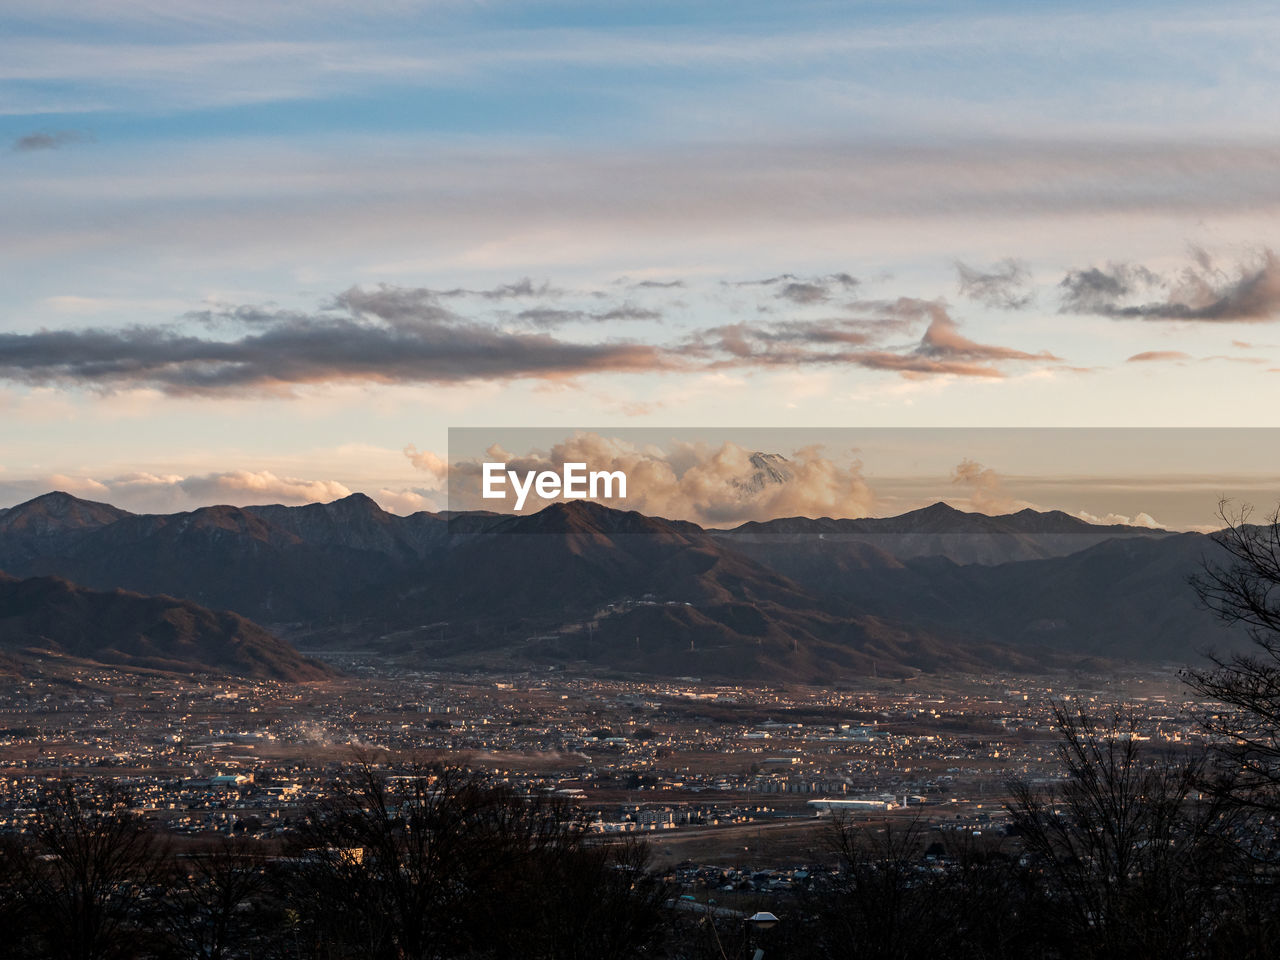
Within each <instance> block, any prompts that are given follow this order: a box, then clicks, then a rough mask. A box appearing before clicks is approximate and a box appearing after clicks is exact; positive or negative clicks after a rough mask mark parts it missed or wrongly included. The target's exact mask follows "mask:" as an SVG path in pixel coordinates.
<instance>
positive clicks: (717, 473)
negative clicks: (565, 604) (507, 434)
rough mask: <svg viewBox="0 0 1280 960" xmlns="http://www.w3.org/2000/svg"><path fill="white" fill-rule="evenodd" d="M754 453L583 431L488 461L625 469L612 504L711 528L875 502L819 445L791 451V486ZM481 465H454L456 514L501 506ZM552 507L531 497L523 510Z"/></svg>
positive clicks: (848, 512) (864, 507)
mask: <svg viewBox="0 0 1280 960" xmlns="http://www.w3.org/2000/svg"><path fill="white" fill-rule="evenodd" d="M766 452H778V451H766ZM754 453H755V451H752V450H747V449H745V448H743V447H740V446H738V445H736V444H733V443H725V444H722V445H720V446H711V445H707V444H691V443H673V444H671V445H670V446H669V447H667V448H665V449H664V448H659V447H657V446H652V445H646V446H643V447H642V446H638V445H636V444H633V443H630V442H627V441H624V440H620V439H617V438H612V437H606V436H602V435H600V434H595V433H580V434H576V435H574V436H572V437H569V438H567V439H565V440H564V441H562V442H561V443H558V444H555V445H553V446H552V447H551V448H550V449H549V450H542V451H538V450H534V451H527V452H525V453H511V452H508V451H505V450H502V449H499V448H496V447H495V448H491V449H490V450H489V451H488V453H487V454H486V457H485V459H491V460H497V461H503V462H506V463H507V465H508V469H511V470H518V471H527V470H539V471H540V470H555V471H559V470H560V469H561V466H562V465H563V464H564V463H565V462H571V463H573V462H576V463H588V464H590V465H591V469H592V470H622V471H624V472H625V473H626V475H627V498H626V500H625V502H618V501H609V505H611V506H614V507H621V508H622V509H627V510H638V511H640V512H641V513H644V514H646V515H648V516H657V517H665V518H667V519H674V520H691V521H693V522H695V523H698V524H701V525H704V526H706V525H710V526H729V525H735V524H738V523H744V522H746V521H748V520H768V519H772V518H774V517H789V516H808V517H823V516H829V517H861V516H867V515H868V514H869V513H870V512H871V510H872V508H873V506H874V504H875V495H874V493H873V492H872V490H871V487H870V486H869V485H868V484H867V482H866V480H865V479H864V478H863V477H862V466H861V464H860V463H859V462H857V461H856V460H855V461H850V462H845V463H840V462H837V461H835V460H833V459H831V458H828V457H825V456H823V455H822V452H821V451H820V450H818V449H815V448H805V449H800V450H794V451H786V452H785V453H784V454H783V455H784V456H786V457H787V458H788V459H787V462H786V464H785V467H786V473H787V474H788V475H789V476H788V478H787V479H786V480H785V482H772V481H770V480H769V479H767V478H766V476H765V472H764V471H762V468H761V466H760V465H759V464H758V463H753V462H752V456H753V454H754ZM480 462H481V461H480V460H478V459H477V460H462V461H457V462H455V463H453V464H452V465H451V469H450V482H449V508H450V509H451V510H470V509H490V510H492V509H495V503H499V501H494V500H483V499H481V498H480V496H479V494H480V469H481V467H480ZM548 502H549V501H545V500H538V499H537V498H536V496H534V495H533V494H531V495H530V499H529V501H528V502H527V503H526V505H525V507H524V511H523V512H525V513H529V512H532V511H533V510H535V509H540V508H541V507H543V506H545V505H546V504H547V503H548Z"/></svg>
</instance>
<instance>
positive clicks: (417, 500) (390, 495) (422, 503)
mask: <svg viewBox="0 0 1280 960" xmlns="http://www.w3.org/2000/svg"><path fill="white" fill-rule="evenodd" d="M429 493H430V491H425V490H390V489H387V488H386V487H384V488H382V489H381V490H378V491H376V492H375V493H373V494H371V496H372V497H373V499H374V500H376V501H377V502H378V506H380V507H382V509H383V510H386V511H387V512H388V513H398V514H400V515H401V516H408V515H409V514H411V513H419V512H421V511H424V510H425V511H427V512H429V513H434V512H436V511H437V510H439V509H440V506H439V504H438V503H437V502H436V501H435V499H434V498H433V497H431V496H430V495H429Z"/></svg>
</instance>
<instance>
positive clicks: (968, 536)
mask: <svg viewBox="0 0 1280 960" xmlns="http://www.w3.org/2000/svg"><path fill="white" fill-rule="evenodd" d="M713 532H714V533H715V535H716V536H718V537H721V538H723V539H724V540H725V541H726V542H728V543H731V544H733V546H734V547H735V548H736V549H739V550H742V551H743V552H744V553H747V554H749V555H751V556H753V557H755V558H757V559H759V560H761V561H763V562H765V563H768V564H770V565H772V566H775V567H777V568H778V569H786V568H788V567H789V565H790V564H792V563H793V562H796V561H793V560H792V559H791V557H790V554H791V553H792V550H791V548H790V546H789V545H790V544H794V543H799V544H802V545H803V546H802V548H801V550H800V551H799V553H800V554H801V556H804V555H807V554H809V553H811V552H812V546H811V544H810V543H809V541H811V540H815V539H821V540H822V541H823V542H825V543H827V544H829V546H827V547H825V548H824V549H826V550H828V551H829V552H830V553H831V554H832V555H833V556H834V555H838V554H840V553H841V552H842V550H844V549H846V548H844V547H842V546H837V545H838V544H856V545H869V546H872V547H875V548H876V549H877V550H879V551H882V552H883V553H885V554H888V555H889V556H892V557H896V558H898V559H899V560H909V559H913V558H915V557H946V558H947V559H949V560H952V561H954V562H956V563H984V564H997V563H1008V562H1009V561H1011V560H1040V559H1044V558H1046V557H1058V556H1066V555H1067V554H1071V553H1076V552H1078V551H1080V550H1085V549H1087V548H1089V547H1091V546H1093V545H1094V544H1097V543H1101V542H1103V541H1104V540H1111V539H1114V538H1116V537H1164V536H1168V535H1169V534H1168V532H1167V531H1165V530H1154V529H1151V528H1148V527H1132V526H1121V525H1101V524H1092V523H1088V522H1086V521H1084V520H1081V519H1080V518H1079V517H1073V516H1071V515H1070V514H1067V513H1063V512H1062V511H1061V510H1050V511H1047V512H1043V513H1041V512H1037V511H1035V510H1020V511H1019V512H1017V513H1009V514H1004V515H1002V516H988V515H986V514H983V513H966V512H965V511H963V510H957V509H955V508H954V507H951V506H949V505H947V504H945V503H935V504H933V505H931V506H928V507H924V508H922V509H920V510H912V511H910V512H909V513H904V514H901V515H900V516H896V517H887V518H883V519H879V518H870V517H868V518H862V519H855V520H833V519H831V518H830V517H823V518H821V519H817V520H812V519H809V518H806V517H788V518H783V519H778V520H768V521H765V522H762V523H761V522H754V521H753V522H750V523H744V524H742V525H741V526H739V527H735V528H733V529H732V530H716V531H713ZM847 549H849V550H850V551H851V552H852V554H853V555H854V556H860V555H863V553H862V550H861V547H860V546H854V547H849V548H847ZM840 562H843V561H840Z"/></svg>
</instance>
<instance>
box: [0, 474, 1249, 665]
mask: <svg viewBox="0 0 1280 960" xmlns="http://www.w3.org/2000/svg"><path fill="white" fill-rule="evenodd" d="M769 466H770V465H769V464H767V463H764V464H761V469H762V470H763V469H766V468H768V467H769ZM774 466H776V465H774ZM1220 550H1221V548H1220V547H1218V546H1217V544H1216V543H1215V542H1214V541H1213V540H1212V539H1211V538H1209V537H1205V536H1202V535H1199V534H1170V533H1168V532H1166V531H1161V530H1151V529H1147V528H1143V527H1128V526H1100V525H1093V524H1088V523H1085V522H1084V521H1082V520H1079V519H1077V518H1074V517H1071V516H1069V515H1067V514H1065V513H1060V512H1048V513H1041V512H1036V511H1031V510H1024V511H1021V512H1019V513H1014V514H1008V515H1005V516H996V517H992V516H986V515H983V514H975V513H966V512H962V511H959V510H955V509H954V508H951V507H949V506H946V505H945V504H934V505H933V506H930V507H927V508H924V509H922V510H916V511H912V512H910V513H906V514H903V515H901V516H898V517H892V518H885V519H865V520H833V519H805V518H786V519H778V520H773V521H769V522H767V523H748V524H744V525H742V526H740V527H737V528H734V529H732V530H706V529H703V528H701V527H699V526H697V525H695V524H692V523H688V522H684V521H668V520H662V519H659V518H654V517H646V516H643V515H641V514H639V513H634V512H624V511H618V510H613V509H610V508H607V507H604V506H601V505H598V504H594V503H590V502H585V501H576V502H569V503H558V504H553V505H552V506H550V507H547V508H546V509H544V510H542V511H540V512H538V513H535V514H529V515H514V516H513V515H501V514H490V513H472V514H455V515H448V516H446V515H443V514H433V513H417V514H413V515H411V516H407V517H401V516H396V515H394V514H389V513H386V512H385V511H383V510H381V509H380V508H379V507H378V506H377V504H376V503H374V501H373V500H371V499H370V498H368V497H365V496H363V495H361V494H355V495H352V496H350V497H347V498H344V499H342V500H338V501H334V502H333V503H327V504H309V505H307V506H301V507H287V506H281V505H267V506H256V507H244V508H238V507H230V506H215V507H206V508H201V509H199V510H194V511H190V512H184V513H176V514H133V513H129V512H127V511H124V510H119V509H118V508H115V507H112V506H110V505H107V504H99V503H92V502H89V501H84V500H80V499H77V498H75V497H72V496H70V495H68V494H65V493H50V494H46V495H44V496H42V497H37V498H35V499H34V500H31V501H28V502H27V503H24V504H19V505H18V506H15V507H12V508H10V509H8V510H5V511H3V512H0V569H3V570H5V571H7V572H8V573H9V574H10V575H12V576H17V577H28V578H29V577H45V576H51V575H52V576H58V577H62V578H65V579H66V580H68V581H72V582H74V583H76V584H79V585H81V586H82V587H84V588H87V589H89V590H98V591H102V590H115V589H124V590H129V591H135V592H137V593H139V594H146V595H156V594H163V595H168V596H169V597H181V598H183V599H184V600H186V601H189V602H190V603H191V604H193V605H195V604H198V605H200V606H202V607H204V608H208V609H209V610H210V612H211V611H212V610H220V611H232V612H234V613H235V614H237V615H239V616H240V617H242V618H248V619H249V620H253V621H257V622H258V623H261V624H264V625H265V626H266V627H267V628H269V630H270V631H271V633H273V634H274V635H276V636H278V637H280V638H283V639H282V640H281V641H279V642H282V643H283V642H285V641H292V642H294V643H296V644H298V645H300V646H303V647H304V648H308V649H321V648H323V647H324V646H326V645H329V646H335V647H341V648H342V649H351V648H353V647H358V648H363V649H367V650H369V651H373V652H377V653H380V654H382V655H384V656H386V657H388V658H393V659H396V660H400V661H403V662H406V663H415V664H420V665H424V666H425V665H452V666H510V665H512V664H525V665H528V664H562V665H563V664H574V663H583V664H588V665H592V666H594V667H598V668H605V669H617V670H625V671H638V672H645V673H655V674H668V675H677V676H681V675H697V676H706V677H741V678H751V677H775V678H793V679H800V680H819V679H826V680H829V679H830V678H831V677H832V676H836V675H842V674H843V675H848V674H866V673H871V672H876V673H880V674H882V675H905V674H909V673H915V672H919V671H944V670H980V669H991V668H999V669H1010V670H1035V669H1040V668H1047V667H1057V666H1072V665H1078V664H1080V663H1084V662H1089V663H1096V662H1098V661H1099V658H1117V657H1120V658H1128V659H1137V660H1147V661H1153V660H1154V661H1178V662H1185V661H1187V660H1190V659H1193V658H1195V657H1196V656H1198V654H1199V653H1200V651H1202V650H1203V649H1204V648H1206V647H1211V646H1216V647H1222V646H1224V645H1232V644H1236V643H1238V642H1239V637H1237V636H1236V635H1234V634H1232V633H1230V632H1228V631H1225V630H1224V629H1223V628H1222V627H1221V625H1220V624H1219V623H1218V622H1217V621H1216V620H1215V619H1214V618H1213V617H1212V616H1210V615H1209V614H1208V613H1206V612H1205V611H1203V610H1200V609H1199V608H1198V607H1197V606H1196V603H1195V596H1194V593H1193V591H1191V589H1190V588H1189V587H1188V585H1187V583H1186V579H1187V577H1188V576H1189V575H1191V574H1192V573H1194V572H1195V571H1196V569H1198V565H1199V563H1200V561H1201V559H1202V558H1204V557H1208V558H1210V559H1211V560H1212V559H1214V558H1215V557H1217V556H1218V555H1219V554H1218V551H1220ZM3 612H4V601H3V598H2V597H0V615H3ZM268 635H270V634H268ZM184 655H185V654H184Z"/></svg>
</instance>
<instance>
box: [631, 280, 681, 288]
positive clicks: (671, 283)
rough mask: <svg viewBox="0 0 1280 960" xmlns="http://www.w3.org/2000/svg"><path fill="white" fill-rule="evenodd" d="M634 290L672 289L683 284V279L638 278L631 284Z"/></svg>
mask: <svg viewBox="0 0 1280 960" xmlns="http://www.w3.org/2000/svg"><path fill="white" fill-rule="evenodd" d="M631 286H632V287H633V288H634V289H636V290H674V289H678V288H681V287H683V286H684V281H683V280H640V281H639V282H637V283H633V284H631Z"/></svg>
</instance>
